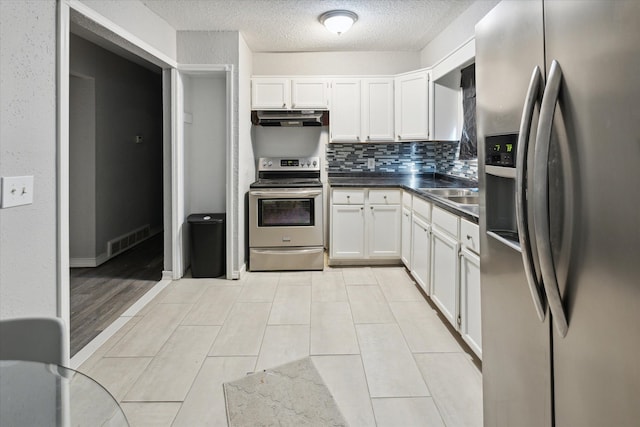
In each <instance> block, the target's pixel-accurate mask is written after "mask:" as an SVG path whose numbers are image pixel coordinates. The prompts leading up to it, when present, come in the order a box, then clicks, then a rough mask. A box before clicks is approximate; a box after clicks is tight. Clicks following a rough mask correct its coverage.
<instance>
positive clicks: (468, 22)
mask: <svg viewBox="0 0 640 427" xmlns="http://www.w3.org/2000/svg"><path fill="white" fill-rule="evenodd" d="M499 2H500V0H476V2H475V3H473V4H472V5H471V6H469V8H468V9H467V10H465V11H464V12H463V13H462V14H461V15H460V16H459V17H457V18H456V19H455V20H454V21H453V22H452V23H451V24H449V25H448V26H447V28H445V29H444V30H443V31H442V32H441V33H440V34H438V36H437V37H436V38H435V39H433V40H432V41H431V42H430V43H429V44H428V45H426V46H425V47H424V49H422V51H421V52H420V67H423V68H424V67H431V66H433V65H434V64H436V63H437V62H438V61H440V60H441V59H442V58H444V57H445V56H447V55H448V54H449V53H450V52H451V51H452V50H454V49H456V48H457V47H459V46H460V45H462V44H463V43H464V42H465V41H467V40H468V39H470V38H471V37H474V36H475V25H476V23H477V22H478V21H480V20H481V19H482V18H483V17H484V16H485V15H486V14H487V12H489V11H490V10H491V9H493V7H494V6H495V5H496V4H498V3H499Z"/></svg>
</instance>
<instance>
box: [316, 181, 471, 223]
mask: <svg viewBox="0 0 640 427" xmlns="http://www.w3.org/2000/svg"><path fill="white" fill-rule="evenodd" d="M328 183H329V186H331V187H387V188H389V187H391V188H393V187H397V188H402V189H403V190H408V191H409V192H411V193H413V194H414V195H416V196H418V197H420V198H422V199H425V200H428V201H429V202H431V203H433V204H434V205H435V206H438V207H440V208H442V209H444V210H447V211H449V212H452V213H454V214H456V215H459V216H460V217H462V218H465V219H467V220H469V221H471V222H473V223H475V224H477V223H478V208H477V207H475V208H461V207H459V206H457V205H455V204H453V203H451V202H449V201H448V200H446V199H443V198H440V197H436V196H433V195H431V194H429V193H427V192H426V191H423V190H421V188H443V187H446V188H477V187H478V183H477V182H476V181H472V180H468V179H464V178H457V177H452V176H449V175H442V174H420V175H413V174H396V173H380V172H369V173H367V172H361V173H339V174H336V173H329V179H328Z"/></svg>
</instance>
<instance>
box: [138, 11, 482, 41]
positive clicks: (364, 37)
mask: <svg viewBox="0 0 640 427" xmlns="http://www.w3.org/2000/svg"><path fill="white" fill-rule="evenodd" d="M142 2H143V3H144V4H145V5H146V6H147V7H148V8H149V9H151V10H152V11H153V12H155V13H156V14H158V15H159V16H160V17H161V18H163V19H164V20H166V21H167V22H168V23H169V24H170V25H171V26H173V27H174V28H175V29H176V30H179V31H240V32H241V33H242V34H243V36H244V38H245V40H246V42H247V44H248V45H249V47H250V48H251V50H252V51H254V52H305V51H371V50H373V51H419V50H421V49H422V48H423V47H424V46H426V45H427V44H428V43H429V42H430V41H431V40H432V39H433V38H434V37H435V36H436V35H438V33H440V31H442V30H443V29H444V28H445V27H446V26H447V25H448V24H449V23H450V22H451V21H453V20H454V19H455V18H456V17H457V16H459V15H460V14H461V13H462V12H463V11H465V10H466V9H467V8H468V7H469V6H470V5H471V4H472V3H473V2H474V0H343V1H341V0H142ZM333 9H348V10H351V11H353V12H355V13H357V14H358V16H359V19H358V21H357V22H356V23H355V24H354V26H353V27H352V28H351V30H349V31H348V32H347V33H345V34H343V35H341V36H338V35H336V34H333V33H330V32H329V31H327V30H326V29H325V28H324V27H323V26H322V25H321V24H320V23H319V22H318V16H320V15H321V14H322V13H323V12H326V11H328V10H333Z"/></svg>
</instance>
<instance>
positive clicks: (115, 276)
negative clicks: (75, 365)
mask: <svg viewBox="0 0 640 427" xmlns="http://www.w3.org/2000/svg"><path fill="white" fill-rule="evenodd" d="M162 236H163V235H162V233H160V234H157V235H155V236H153V237H151V238H150V239H147V240H146V241H144V242H142V243H140V244H139V245H137V246H135V247H133V248H131V249H130V250H128V251H127V252H124V253H122V254H120V255H118V256H117V257H115V258H112V259H110V260H109V261H107V262H105V263H104V264H102V265H100V266H98V267H94V268H72V269H71V271H70V276H71V283H70V285H71V286H70V287H71V292H70V294H71V356H73V355H75V354H76V353H77V352H78V351H79V350H80V349H82V347H84V346H85V345H87V344H88V343H89V342H90V341H91V340H92V339H93V338H95V337H96V336H97V335H98V334H99V333H100V332H102V331H103V330H104V329H105V328H106V327H107V326H109V325H110V324H111V323H113V321H115V320H116V319H117V318H118V317H119V316H120V315H121V314H122V313H123V312H125V311H126V310H127V308H129V307H130V306H131V305H132V304H133V303H135V302H136V301H137V300H138V299H139V298H140V297H141V296H142V295H144V294H145V293H146V292H147V291H148V290H149V289H151V288H152V287H153V286H154V285H155V284H156V283H157V282H158V281H159V280H160V278H161V276H162V266H163V252H162V251H163V237H162Z"/></svg>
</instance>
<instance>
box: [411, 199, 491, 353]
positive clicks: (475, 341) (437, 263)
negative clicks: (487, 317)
mask: <svg viewBox="0 0 640 427" xmlns="http://www.w3.org/2000/svg"><path fill="white" fill-rule="evenodd" d="M409 206H411V210H410V209H409ZM408 224H410V226H409V225H408ZM479 237H480V231H479V228H478V225H477V224H474V223H472V222H470V221H467V220H466V219H463V218H460V217H459V216H458V215H456V214H453V213H451V212H448V211H445V210H444V209H441V208H440V207H438V206H433V207H432V206H431V203H429V202H427V201H426V200H424V199H422V198H421V197H418V196H413V200H412V202H411V203H409V202H408V201H407V202H406V203H403V208H402V261H403V262H404V264H405V266H406V267H407V268H408V269H409V270H410V271H411V275H412V276H413V278H414V279H415V281H416V282H417V283H418V285H419V286H420V287H421V288H422V289H423V290H424V292H425V293H426V294H427V295H428V296H429V298H431V300H432V301H433V303H434V304H435V305H436V306H437V307H438V309H439V310H440V312H441V313H442V315H443V316H444V317H445V318H446V319H447V320H448V321H449V322H450V323H451V325H453V327H454V328H455V329H456V330H457V331H458V332H459V333H460V335H461V336H462V339H463V340H464V341H465V342H466V343H467V344H468V345H469V347H470V348H471V350H472V351H473V352H474V353H475V354H476V355H477V356H478V357H479V358H480V359H482V326H481V325H482V319H481V315H480V255H479V253H480V245H479V243H480V239H479ZM407 253H409V255H407Z"/></svg>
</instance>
